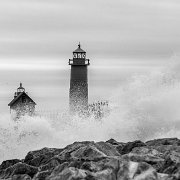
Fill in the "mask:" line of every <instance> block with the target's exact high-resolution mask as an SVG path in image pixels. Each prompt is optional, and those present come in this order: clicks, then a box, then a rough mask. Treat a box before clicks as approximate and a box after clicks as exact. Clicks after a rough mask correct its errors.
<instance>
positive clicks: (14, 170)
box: [0, 162, 38, 179]
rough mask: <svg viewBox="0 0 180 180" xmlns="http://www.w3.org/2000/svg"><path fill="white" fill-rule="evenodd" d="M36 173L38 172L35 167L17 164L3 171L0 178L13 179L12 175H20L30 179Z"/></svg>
mask: <svg viewBox="0 0 180 180" xmlns="http://www.w3.org/2000/svg"><path fill="white" fill-rule="evenodd" d="M37 172H38V168H37V167H34V166H30V165H27V164H25V163H21V162H19V163H17V164H15V165H13V166H10V167H8V168H6V169H4V170H3V171H2V172H1V174H0V178H2V179H3V178H4V179H7V178H11V177H13V176H14V175H20V174H21V175H23V174H26V175H29V176H30V177H31V178H32V177H33V176H34V175H35V174H36V173H37Z"/></svg>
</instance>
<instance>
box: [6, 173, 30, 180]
mask: <svg viewBox="0 0 180 180" xmlns="http://www.w3.org/2000/svg"><path fill="white" fill-rule="evenodd" d="M7 180H31V177H30V176H29V175H27V174H19V175H14V176H12V177H11V178H8V179H7Z"/></svg>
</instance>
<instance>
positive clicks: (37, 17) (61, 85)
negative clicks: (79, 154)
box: [0, 0, 180, 113]
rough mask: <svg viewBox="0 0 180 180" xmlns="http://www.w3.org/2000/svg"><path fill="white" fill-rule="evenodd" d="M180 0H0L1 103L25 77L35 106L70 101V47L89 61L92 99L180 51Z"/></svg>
mask: <svg viewBox="0 0 180 180" xmlns="http://www.w3.org/2000/svg"><path fill="white" fill-rule="evenodd" d="M179 17H180V1H179V0H151V1H150V0H91V1H89V0H76V1H74V0H31V1H30V0H0V109H1V113H4V112H8V111H9V108H8V106H7V104H8V103H9V102H10V101H11V100H12V98H13V94H14V92H15V91H16V89H17V88H18V86H19V83H20V82H22V83H23V86H24V87H25V89H26V91H27V92H28V94H29V95H30V97H32V99H33V100H34V101H35V102H36V103H37V109H39V110H47V109H48V110H52V111H53V110H59V109H61V108H64V107H67V105H68V96H69V95H68V92H69V81H70V66H68V60H69V59H70V58H72V51H73V50H75V49H76V48H77V45H78V43H79V42H81V45H82V49H84V50H85V51H86V52H87V58H89V59H90V63H91V65H90V66H89V69H88V73H89V74H88V79H89V101H90V102H93V101H97V100H102V99H105V100H106V99H108V98H109V97H111V95H112V94H113V93H114V91H115V89H116V88H118V87H119V86H122V85H123V84H124V83H126V81H127V79H128V78H130V77H132V76H133V75H135V74H144V73H147V72H151V71H152V70H157V69H158V68H161V67H162V66H164V64H165V63H167V62H168V61H169V60H170V59H171V57H172V56H174V55H176V54H177V55H179V53H180V19H179Z"/></svg>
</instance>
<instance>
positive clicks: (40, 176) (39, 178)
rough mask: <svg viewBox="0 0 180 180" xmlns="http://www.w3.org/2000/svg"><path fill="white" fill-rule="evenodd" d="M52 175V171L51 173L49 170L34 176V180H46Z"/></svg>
mask: <svg viewBox="0 0 180 180" xmlns="http://www.w3.org/2000/svg"><path fill="white" fill-rule="evenodd" d="M51 173H52V171H49V170H47V171H41V172H38V173H37V174H36V175H35V176H34V178H33V180H44V179H46V178H47V177H48V176H50V175H51Z"/></svg>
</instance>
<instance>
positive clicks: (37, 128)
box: [0, 59, 180, 161]
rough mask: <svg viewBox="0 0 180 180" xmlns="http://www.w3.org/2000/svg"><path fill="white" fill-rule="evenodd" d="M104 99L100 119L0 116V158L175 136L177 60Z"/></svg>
mask: <svg viewBox="0 0 180 180" xmlns="http://www.w3.org/2000/svg"><path fill="white" fill-rule="evenodd" d="M112 94H113V96H111V98H110V99H109V105H110V109H111V111H110V114H109V115H108V116H106V117H104V118H102V119H101V120H97V119H95V118H93V117H88V118H86V119H85V118H79V117H77V116H76V117H70V116H69V115H68V114H67V111H61V112H60V113H58V114H57V115H56V117H55V118H53V119H51V118H48V117H28V116H26V117H22V118H21V119H19V121H13V120H12V119H11V117H10V115H9V114H1V118H0V127H1V128H0V161H2V160H5V159H11V158H24V156H25V155H26V154H27V152H28V151H30V150H35V149H39V148H43V147H57V148H62V147H64V146H65V145H67V144H70V143H73V142H74V141H83V140H91V141H92V140H93V141H101V140H103V141H105V140H108V139H109V138H114V139H116V140H118V141H124V142H126V141H133V140H136V139H140V140H143V141H146V140H149V139H153V138H163V137H180V133H179V132H180V131H179V130H180V62H179V61H178V60H177V59H176V60H173V61H171V62H170V63H169V64H168V65H167V66H165V67H164V68H162V69H161V71H154V72H151V73H149V74H147V75H141V76H140V75H137V76H133V77H131V78H130V79H129V80H128V82H127V83H126V84H125V85H123V86H121V87H119V88H117V89H115V90H114V92H113V93H112Z"/></svg>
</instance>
